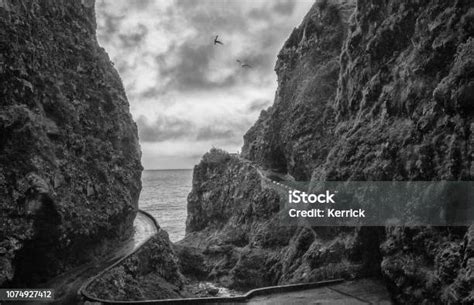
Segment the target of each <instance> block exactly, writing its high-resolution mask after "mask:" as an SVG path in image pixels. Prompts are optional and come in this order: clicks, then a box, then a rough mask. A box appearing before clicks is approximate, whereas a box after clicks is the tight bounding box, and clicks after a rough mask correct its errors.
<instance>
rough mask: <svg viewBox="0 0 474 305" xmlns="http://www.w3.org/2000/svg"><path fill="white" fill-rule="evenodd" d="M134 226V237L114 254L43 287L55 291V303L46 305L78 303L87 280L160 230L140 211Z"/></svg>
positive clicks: (80, 267)
mask: <svg viewBox="0 0 474 305" xmlns="http://www.w3.org/2000/svg"><path fill="white" fill-rule="evenodd" d="M133 226H134V228H135V233H134V234H133V236H132V237H131V238H130V239H128V240H127V241H124V242H123V243H122V244H121V245H119V246H118V247H117V249H116V250H115V251H114V252H113V253H111V254H109V255H106V256H104V257H102V258H100V259H98V260H97V261H94V262H90V263H86V264H84V265H81V266H79V267H76V268H74V269H72V270H70V271H68V272H66V273H64V274H61V275H59V276H57V277H55V278H53V279H52V280H50V281H49V282H47V283H46V284H44V285H42V286H43V287H44V288H52V289H54V290H55V301H54V302H48V303H44V304H75V303H78V302H79V301H80V298H79V296H78V290H79V288H80V287H81V286H82V285H83V284H84V283H85V282H86V281H87V280H89V279H90V278H91V277H93V276H95V275H97V274H98V273H100V272H101V271H102V270H104V269H105V268H107V267H108V266H110V265H112V264H113V263H115V262H117V261H118V260H120V259H121V258H123V257H125V256H128V255H130V254H132V253H133V252H135V251H136V250H137V249H138V248H139V247H140V246H141V245H142V244H144V243H145V242H146V241H147V240H148V239H150V238H151V237H152V236H154V235H155V234H156V233H157V232H158V230H159V228H158V227H156V225H155V222H154V221H153V219H151V218H150V217H149V216H148V215H146V214H144V213H142V212H141V211H138V213H137V216H136V218H135V221H134V223H133Z"/></svg>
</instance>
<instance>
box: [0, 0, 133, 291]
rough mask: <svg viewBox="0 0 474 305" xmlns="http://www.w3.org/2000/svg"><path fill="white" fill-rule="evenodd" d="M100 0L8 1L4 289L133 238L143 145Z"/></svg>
mask: <svg viewBox="0 0 474 305" xmlns="http://www.w3.org/2000/svg"><path fill="white" fill-rule="evenodd" d="M95 28H96V24H95V14H94V1H86V0H84V1H72V0H60V1H56V0H46V1H39V0H24V1H9V0H3V1H0V88H1V89H0V91H1V94H0V96H1V97H0V100H1V103H0V211H1V212H0V213H1V214H0V286H8V285H10V286H14V287H30V286H32V285H36V284H38V283H40V282H43V281H45V280H48V279H49V278H51V277H53V276H54V275H56V274H58V273H60V272H64V271H67V270H69V269H71V268H72V267H74V266H76V265H78V264H80V263H82V262H85V261H87V260H90V259H93V258H95V257H97V256H99V255H101V253H105V252H106V251H108V249H109V248H111V247H112V246H113V245H114V243H116V241H117V240H118V239H121V238H126V237H127V236H129V235H130V234H132V232H133V227H132V223H133V219H134V217H135V214H136V210H137V201H138V197H139V193H140V189H141V182H140V176H141V171H142V166H141V164H140V155H141V153H140V147H139V144H138V136H137V128H136V125H135V123H134V122H133V120H132V117H131V115H130V112H129V104H128V101H127V97H126V95H125V92H124V89H123V86H122V82H121V80H120V77H119V75H118V73H117V71H116V70H115V69H114V68H113V64H112V63H111V62H110V59H109V57H108V56H107V54H106V52H105V51H104V50H103V49H102V48H101V47H100V46H99V45H98V43H97V40H96V36H95Z"/></svg>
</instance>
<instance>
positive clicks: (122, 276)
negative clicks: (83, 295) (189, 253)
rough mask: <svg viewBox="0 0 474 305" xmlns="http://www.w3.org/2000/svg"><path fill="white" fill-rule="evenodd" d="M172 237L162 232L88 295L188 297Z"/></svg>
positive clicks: (161, 297) (110, 271)
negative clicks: (170, 238)
mask: <svg viewBox="0 0 474 305" xmlns="http://www.w3.org/2000/svg"><path fill="white" fill-rule="evenodd" d="M178 268H179V267H178V263H177V259H176V256H175V254H174V251H173V249H172V248H171V242H170V240H169V238H168V234H167V233H166V232H164V231H162V230H161V231H160V232H159V233H158V234H157V235H156V236H155V237H153V238H152V239H151V240H149V241H148V242H147V243H146V244H145V245H144V246H143V247H142V248H140V249H139V250H138V251H137V252H136V253H134V254H133V255H132V256H130V257H129V258H127V259H125V261H123V262H122V263H121V264H119V265H118V266H117V267H114V268H112V269H111V270H109V271H108V272H106V273H105V274H104V276H101V277H100V278H99V279H97V280H96V281H94V282H92V283H91V285H90V286H89V287H88V290H87V292H88V293H89V294H91V295H92V296H94V297H98V298H101V299H106V300H150V299H151V300H156V299H172V298H179V297H184V296H185V295H183V291H182V288H183V283H184V278H183V276H182V275H181V273H180V272H179V270H178Z"/></svg>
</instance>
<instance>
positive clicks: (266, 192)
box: [177, 149, 383, 290]
mask: <svg viewBox="0 0 474 305" xmlns="http://www.w3.org/2000/svg"><path fill="white" fill-rule="evenodd" d="M279 204H280V198H279V194H278V192H277V190H275V189H273V188H272V185H271V183H270V182H268V181H266V180H262V177H261V174H260V173H259V171H258V170H257V169H256V168H255V167H254V166H253V165H251V164H250V163H249V162H248V161H244V160H242V159H239V158H238V157H235V156H231V155H229V154H227V153H225V152H223V151H219V150H217V149H213V150H211V151H210V152H209V153H207V154H206V155H204V157H203V160H202V161H201V162H200V163H199V164H198V165H197V166H196V167H195V168H194V177H193V189H192V191H191V193H190V194H189V197H188V219H187V226H186V228H187V232H186V237H185V238H184V239H183V240H182V241H180V242H179V243H178V246H177V252H178V257H179V259H180V265H181V270H182V272H183V273H184V274H185V275H186V276H188V277H190V278H196V279H198V280H202V279H205V280H213V281H216V282H219V283H220V284H221V285H223V286H227V287H230V288H234V289H241V290H246V289H250V288H255V287H261V286H268V285H276V284H283V283H295V282H308V281H318V280H324V279H330V278H339V277H346V278H354V277H359V276H364V275H373V274H376V273H377V271H378V268H377V266H376V265H375V266H374V265H373V264H371V262H372V261H373V260H374V259H380V258H379V257H378V255H379V250H378V246H379V243H378V241H379V237H378V236H377V234H380V233H382V232H383V231H381V230H367V229H354V228H347V229H333V228H327V229H321V228H319V229H318V228H310V227H300V228H297V227H285V226H282V225H281V224H280V218H279V217H280V216H279V215H278V210H279ZM197 262H199V263H197ZM371 266H372V267H375V268H371Z"/></svg>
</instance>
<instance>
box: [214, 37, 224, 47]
mask: <svg viewBox="0 0 474 305" xmlns="http://www.w3.org/2000/svg"><path fill="white" fill-rule="evenodd" d="M218 38H219V35H216V38H214V45H216V44H221V45H224V43H223V42H222V41H220V40H218Z"/></svg>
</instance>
